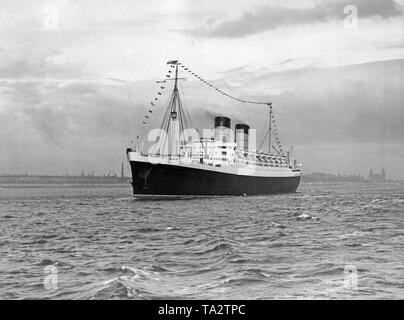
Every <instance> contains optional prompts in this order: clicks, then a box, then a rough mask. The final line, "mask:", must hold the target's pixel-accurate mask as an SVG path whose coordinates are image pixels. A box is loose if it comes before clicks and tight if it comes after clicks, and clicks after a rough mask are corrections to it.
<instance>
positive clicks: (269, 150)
mask: <svg viewBox="0 0 404 320" xmlns="http://www.w3.org/2000/svg"><path fill="white" fill-rule="evenodd" d="M268 107H269V129H268V144H269V149H268V154H271V133H272V103H271V102H270V103H268Z"/></svg>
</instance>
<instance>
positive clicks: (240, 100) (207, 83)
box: [191, 72, 269, 105]
mask: <svg viewBox="0 0 404 320" xmlns="http://www.w3.org/2000/svg"><path fill="white" fill-rule="evenodd" d="M191 75H193V76H194V77H195V78H196V79H198V80H203V78H201V77H200V76H199V75H198V74H196V73H195V72H192V73H191ZM201 82H202V83H204V84H206V85H207V86H208V87H210V88H212V89H214V91H218V92H220V93H221V94H222V95H224V96H226V97H228V98H230V99H233V100H236V101H239V102H242V103H250V104H261V105H269V102H260V101H251V100H242V99H239V98H236V97H233V96H232V95H229V94H228V93H226V92H224V91H222V90H220V89H219V88H217V87H216V86H214V85H212V84H211V83H209V82H208V81H201ZM226 86H227V83H226ZM227 87H228V86H227ZM228 89H230V88H229V87H228Z"/></svg>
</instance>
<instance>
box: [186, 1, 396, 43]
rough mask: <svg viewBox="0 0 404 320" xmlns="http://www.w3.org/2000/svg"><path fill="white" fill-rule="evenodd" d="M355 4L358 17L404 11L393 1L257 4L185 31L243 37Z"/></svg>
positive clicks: (339, 13) (333, 14)
mask: <svg viewBox="0 0 404 320" xmlns="http://www.w3.org/2000/svg"><path fill="white" fill-rule="evenodd" d="M347 5H354V6H356V7H357V8H358V16H359V18H370V17H376V16H377V17H380V18H382V19H388V18H390V17H396V16H400V15H402V14H403V11H402V8H401V7H400V6H399V5H398V4H397V3H396V2H395V1H394V0H340V1H332V2H330V3H325V1H324V2H323V1H321V2H318V3H317V4H316V5H314V6H313V7H310V8H305V9H296V8H286V7H271V6H260V7H257V8H256V9H255V10H253V11H245V12H244V13H243V14H242V15H241V16H240V17H239V18H238V19H235V20H228V21H222V22H218V23H213V22H212V21H209V22H208V23H206V24H205V25H202V26H200V27H198V28H196V29H193V30H188V31H186V32H187V33H189V34H191V35H194V36H197V37H201V38H243V37H247V36H249V35H253V34H257V33H260V32H264V31H267V30H274V29H277V28H280V27H288V26H298V25H308V24H314V23H323V22H328V21H332V20H336V19H341V21H342V20H343V19H344V17H345V15H344V8H345V6H347Z"/></svg>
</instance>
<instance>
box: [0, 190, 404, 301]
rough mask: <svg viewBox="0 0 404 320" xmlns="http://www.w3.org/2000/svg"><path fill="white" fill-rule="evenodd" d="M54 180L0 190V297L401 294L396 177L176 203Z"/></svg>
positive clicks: (403, 206) (403, 195)
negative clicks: (54, 281) (44, 185)
mask: <svg viewBox="0 0 404 320" xmlns="http://www.w3.org/2000/svg"><path fill="white" fill-rule="evenodd" d="M47 188H48V189H47ZM47 188H29V187H27V188H12V189H8V188H3V190H2V194H1V198H0V219H1V220H2V223H1V224H0V235H1V236H0V266H1V267H0V288H1V290H0V298H3V299H29V298H45V299H162V298H168V299H182V298H187V299H197V298H205V299H266V298H276V299H286V298H294V299H296V298H297V299H305V298H320V299H323V298H325V299H328V298H355V299H362V298H395V299H400V298H401V299H402V298H404V293H403V292H404V287H403V285H402V284H403V283H404V276H403V268H402V258H401V257H402V243H403V238H404V232H403V229H404V220H403V216H402V215H403V212H404V190H403V188H402V185H400V184H393V183H391V184H379V185H377V184H376V185H371V184H326V185H321V184H318V185H316V184H306V185H304V184H303V185H302V186H301V187H300V188H299V192H298V193H295V194H290V195H273V196H259V197H231V198H226V197H223V198H220V197H219V198H206V199H200V198H195V199H192V198H189V199H177V200H175V201H165V200H160V201H133V200H132V198H131V194H130V188H129V187H122V188H116V187H114V188H110V189H109V188H105V187H104V188H96V187H94V188H87V189H85V188H52V187H51V186H49V187H47ZM49 266H51V268H50V267H49ZM54 272H56V275H57V288H53V287H52V288H49V287H46V281H47V279H48V280H49V277H50V276H54V274H53V273H54ZM347 275H348V276H353V277H354V278H353V279H354V280H355V279H356V280H357V287H356V288H350V287H349V286H347V283H348V284H349V283H351V284H352V282H347V281H346V280H347ZM356 280H355V281H356Z"/></svg>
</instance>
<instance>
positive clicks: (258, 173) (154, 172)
mask: <svg viewBox="0 0 404 320" xmlns="http://www.w3.org/2000/svg"><path fill="white" fill-rule="evenodd" d="M168 65H169V66H170V69H171V70H169V71H168V74H167V75H166V79H165V80H162V81H159V82H158V83H160V84H161V87H160V89H161V90H163V89H164V88H165V87H166V85H167V84H168V83H169V81H170V80H173V84H174V85H173V91H172V94H171V97H170V100H169V103H168V106H167V108H166V110H165V114H164V118H163V121H162V124H161V125H160V126H159V130H156V129H152V130H149V132H148V135H147V137H146V133H147V130H146V124H147V122H148V121H147V120H148V119H150V118H151V116H152V114H153V112H154V111H155V110H154V108H155V107H156V104H157V101H158V98H155V100H154V101H152V102H151V103H150V107H149V110H148V113H147V115H146V116H145V118H144V120H143V127H144V128H143V130H142V133H140V134H139V135H138V136H137V140H136V144H135V145H134V146H132V147H131V148H128V149H127V150H126V152H127V157H128V161H129V162H130V166H131V171H132V186H133V195H134V198H147V197H165V196H175V197H178V196H228V195H234V196H245V195H265V194H274V193H290V192H295V191H296V190H297V187H298V185H299V182H300V177H301V170H300V164H298V163H297V161H296V160H292V159H291V151H292V150H290V152H287V153H286V154H285V153H284V152H283V149H282V145H281V144H280V140H279V134H278V131H277V129H276V123H275V119H274V115H273V109H272V104H271V103H270V102H256V101H247V100H242V99H239V98H235V97H233V96H231V95H229V94H227V93H225V92H223V91H222V90H220V89H219V88H217V87H215V86H214V85H212V84H210V83H209V82H208V81H205V80H204V79H203V78H201V77H200V76H198V75H197V74H196V73H194V72H192V70H190V69H189V68H187V67H185V66H184V65H183V64H181V63H179V62H178V61H169V62H168ZM179 68H181V69H182V70H179ZM180 71H182V72H188V73H189V74H190V75H192V76H194V77H196V78H197V79H198V80H200V81H201V82H202V83H204V84H205V85H207V86H209V87H211V88H212V90H214V91H215V92H216V93H219V94H222V95H223V96H225V97H227V98H230V99H233V100H236V101H238V102H241V103H250V104H260V105H265V106H267V107H268V109H269V117H268V120H269V125H268V131H267V133H266V135H265V137H264V138H263V141H264V140H265V139H268V147H269V152H268V153H264V152H262V151H259V150H257V147H256V134H255V130H252V129H251V128H250V127H249V125H247V124H245V123H237V124H236V125H235V129H234V130H232V123H231V119H230V118H228V117H226V116H217V117H215V119H214V123H212V128H211V129H212V130H207V131H208V134H205V131H206V130H205V129H204V130H203V134H201V132H200V130H198V129H194V127H193V126H192V125H191V120H190V117H189V114H188V112H187V111H186V109H185V108H184V105H183V103H182V101H181V98H180V94H179V90H178V80H181V79H183V78H179V77H178V75H179V72H180ZM173 72H174V74H173V77H172V78H171V74H172V73H173ZM158 94H159V95H161V92H158ZM272 136H273V137H274V138H275V141H276V144H277V146H276V147H275V146H274V145H273V144H272ZM150 141H152V142H154V143H153V144H152V145H151V146H150V144H148V142H150ZM261 145H262V143H261ZM145 149H146V150H145ZM272 150H274V151H275V153H274V152H272Z"/></svg>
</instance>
